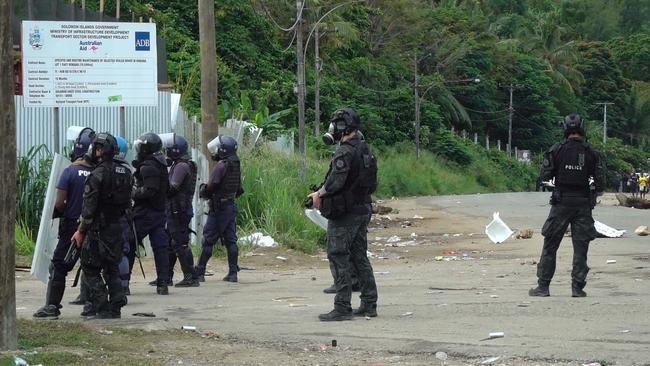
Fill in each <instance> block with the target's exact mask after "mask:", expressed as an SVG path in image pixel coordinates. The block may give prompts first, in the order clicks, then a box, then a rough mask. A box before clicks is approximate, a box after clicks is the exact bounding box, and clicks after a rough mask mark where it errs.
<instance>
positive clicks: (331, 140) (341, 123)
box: [323, 108, 361, 145]
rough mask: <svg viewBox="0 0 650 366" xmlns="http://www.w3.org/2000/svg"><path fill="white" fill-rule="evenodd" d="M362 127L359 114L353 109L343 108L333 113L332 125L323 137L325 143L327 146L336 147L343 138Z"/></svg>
mask: <svg viewBox="0 0 650 366" xmlns="http://www.w3.org/2000/svg"><path fill="white" fill-rule="evenodd" d="M359 127H361V119H360V118H359V114H358V113H357V111H355V110H354V109H352V108H341V109H338V110H336V111H335V112H334V113H332V116H331V117H330V125H329V128H328V129H327V132H326V133H325V134H324V135H323V142H324V143H325V144H327V145H334V144H336V143H337V142H339V141H340V140H341V137H343V136H344V135H347V134H348V133H350V132H352V131H356V130H358V129H359Z"/></svg>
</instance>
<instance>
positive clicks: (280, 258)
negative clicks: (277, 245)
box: [275, 255, 288, 262]
mask: <svg viewBox="0 0 650 366" xmlns="http://www.w3.org/2000/svg"><path fill="white" fill-rule="evenodd" d="M275 259H279V260H281V261H285V262H286V261H287V260H288V258H287V257H283V256H281V255H279V256H277V257H275Z"/></svg>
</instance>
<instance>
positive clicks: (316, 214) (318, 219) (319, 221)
mask: <svg viewBox="0 0 650 366" xmlns="http://www.w3.org/2000/svg"><path fill="white" fill-rule="evenodd" d="M305 216H307V218H308V219H309V220H311V222H313V223H314V224H316V225H318V226H320V227H321V228H323V230H325V231H327V219H326V218H324V217H323V215H321V214H320V211H319V210H315V209H305Z"/></svg>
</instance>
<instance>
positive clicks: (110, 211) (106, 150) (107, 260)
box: [72, 133, 131, 319]
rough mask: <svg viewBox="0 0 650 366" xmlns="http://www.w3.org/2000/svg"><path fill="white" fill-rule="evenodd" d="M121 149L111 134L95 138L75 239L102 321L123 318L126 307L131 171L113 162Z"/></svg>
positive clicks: (89, 288) (91, 297)
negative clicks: (123, 276)
mask: <svg viewBox="0 0 650 366" xmlns="http://www.w3.org/2000/svg"><path fill="white" fill-rule="evenodd" d="M118 149H119V147H118V146H117V141H116V140H115V138H114V137H113V136H112V135H110V134H109V133H100V134H98V135H97V136H96V137H95V139H94V141H93V143H92V145H91V147H90V149H89V151H88V155H89V156H90V158H91V159H92V160H93V161H94V162H95V163H97V167H96V168H95V170H93V172H92V173H90V175H89V176H88V179H87V180H86V184H85V187H84V195H83V199H84V201H83V208H82V211H81V219H80V224H79V228H78V229H77V231H76V232H75V233H74V235H73V236H72V240H73V242H74V243H75V244H76V245H77V246H80V247H81V248H82V249H81V268H82V270H83V272H84V278H83V281H84V282H85V285H86V286H87V288H88V292H89V294H88V296H89V300H90V302H91V303H92V308H93V310H94V311H95V312H96V316H97V317H98V318H102V319H114V318H120V316H121V313H120V309H121V308H122V306H124V305H125V304H126V296H125V295H124V291H123V289H122V284H121V282H120V276H119V270H118V264H119V262H120V260H121V259H122V256H123V252H122V248H123V246H124V240H123V233H122V226H121V224H120V219H121V218H122V217H123V216H124V213H125V211H126V209H127V208H128V207H129V206H130V205H131V170H130V169H129V167H128V166H126V165H125V164H123V163H120V162H118V161H115V160H114V159H113V157H114V156H115V154H117V152H118ZM107 288H108V290H107Z"/></svg>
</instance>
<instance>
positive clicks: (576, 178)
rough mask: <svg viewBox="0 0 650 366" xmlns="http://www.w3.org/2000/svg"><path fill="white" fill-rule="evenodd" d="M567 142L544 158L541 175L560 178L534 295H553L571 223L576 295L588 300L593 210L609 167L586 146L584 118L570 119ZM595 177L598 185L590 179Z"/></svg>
mask: <svg viewBox="0 0 650 366" xmlns="http://www.w3.org/2000/svg"><path fill="white" fill-rule="evenodd" d="M564 138H565V140H564V141H563V142H561V143H557V144H555V145H553V146H552V147H551V148H550V149H549V150H548V151H546V152H545V153H544V161H543V163H542V169H541V173H540V176H541V178H542V180H543V181H548V180H551V179H553V178H555V188H554V190H553V193H552V196H551V202H550V203H551V205H552V207H551V212H550V213H549V215H548V218H547V219H546V222H545V223H544V226H543V227H542V235H543V236H544V247H543V249H542V255H541V258H540V260H539V263H538V264H537V278H538V280H537V283H538V286H537V287H536V288H533V289H530V290H529V291H528V294H529V295H530V296H550V293H549V285H550V283H551V280H552V279H553V274H554V273H555V262H556V254H557V250H558V248H559V247H560V242H561V241H562V238H563V237H564V233H565V232H566V230H567V227H568V226H569V224H571V239H572V240H573V271H572V272H571V294H572V296H573V297H585V296H587V294H586V293H585V292H584V291H583V288H584V287H585V285H586V281H587V273H588V272H589V267H588V266H587V251H588V250H589V242H590V241H592V240H593V239H595V238H596V229H595V228H594V219H593V217H592V216H591V210H592V209H593V208H594V206H595V204H596V195H599V194H601V193H602V192H603V190H604V189H605V168H604V162H603V161H602V159H601V156H600V153H599V152H598V151H596V150H594V149H593V148H592V147H591V145H589V144H588V143H586V142H585V131H584V129H583V126H582V120H581V118H580V115H578V114H576V113H573V114H570V115H568V116H566V118H565V119H564ZM590 178H593V186H590V183H589V180H590Z"/></svg>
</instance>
